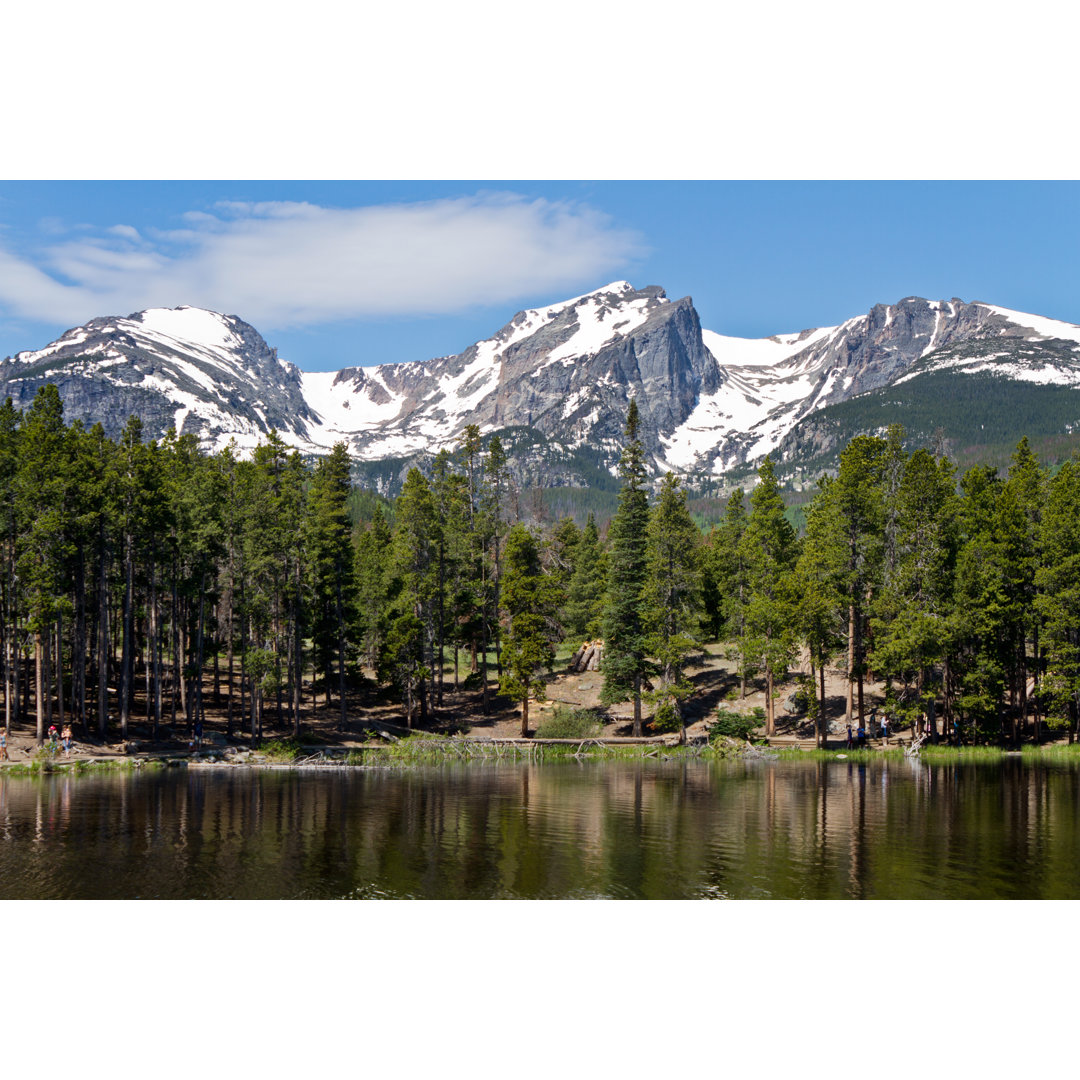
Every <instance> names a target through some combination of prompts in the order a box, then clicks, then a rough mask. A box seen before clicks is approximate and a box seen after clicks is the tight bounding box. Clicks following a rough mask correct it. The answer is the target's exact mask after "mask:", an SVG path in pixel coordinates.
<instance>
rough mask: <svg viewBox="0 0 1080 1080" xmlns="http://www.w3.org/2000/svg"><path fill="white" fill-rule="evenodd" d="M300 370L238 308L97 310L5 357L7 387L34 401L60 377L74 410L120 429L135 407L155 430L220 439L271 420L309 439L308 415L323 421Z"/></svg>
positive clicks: (241, 436)
mask: <svg viewBox="0 0 1080 1080" xmlns="http://www.w3.org/2000/svg"><path fill="white" fill-rule="evenodd" d="M300 377H301V372H300V370H299V369H298V368H297V367H295V366H294V365H292V364H289V363H286V362H285V361H283V360H279V359H278V356H277V351H276V350H275V349H271V348H270V347H269V346H268V345H267V344H266V342H265V341H264V340H263V338H262V336H261V335H260V334H259V332H258V331H257V330H255V328H254V327H252V326H249V325H248V324H247V323H246V322H243V321H242V320H241V319H238V318H237V317H236V316H235V315H219V314H218V313H216V312H213V311H205V310H203V309H202V308H193V307H179V308H151V309H150V310H148V311H141V312H138V313H136V314H134V315H129V316H127V317H126V318H118V317H109V318H97V319H91V320H90V322H88V323H87V324H86V325H85V326H78V327H76V328H75V329H73V330H68V331H67V333H65V334H63V335H62V336H61V337H59V338H57V340H56V341H54V342H52V344H50V345H47V346H46V347H45V348H44V349H39V350H37V351H34V352H21V353H18V354H17V355H16V356H15V357H13V358H9V359H7V360H5V361H4V362H3V363H2V364H0V387H2V391H0V392H2V393H4V394H7V395H10V396H11V397H12V399H13V400H14V403H15V405H16V406H17V407H19V408H26V407H27V406H28V405H29V404H30V402H31V401H32V400H33V397H34V394H35V393H36V392H37V389H38V387H39V386H44V385H45V384H46V383H49V382H52V383H55V384H56V386H57V389H58V390H59V391H60V395H61V397H62V398H63V401H64V410H65V414H66V416H67V418H68V419H69V420H70V419H74V418H79V419H81V420H83V421H84V423H86V424H87V425H88V426H89V425H90V424H93V423H96V422H98V421H100V422H101V424H102V426H103V427H104V428H105V430H106V432H107V433H108V434H109V435H112V436H114V437H115V436H116V435H117V434H118V433H119V432H120V430H121V429H122V428H123V426H124V424H125V423H126V421H127V418H128V417H129V416H130V415H131V414H132V413H136V414H138V415H139V417H140V418H141V419H142V421H143V424H144V428H145V430H146V434H147V437H148V438H159V437H161V436H162V435H164V434H165V432H166V431H168V430H169V428H175V430H176V431H177V433H178V434H184V433H187V432H193V433H195V434H197V435H198V436H199V437H200V439H201V440H202V441H203V442H204V443H206V444H207V445H208V446H213V447H215V448H216V447H219V446H223V445H224V444H225V443H227V442H228V441H229V439H230V438H235V439H236V441H237V444H238V445H239V446H241V447H253V446H255V445H256V444H257V443H258V441H259V439H260V438H261V437H262V436H263V435H264V434H265V433H266V432H268V431H269V430H270V429H271V428H277V429H278V430H279V432H280V433H281V434H282V437H283V438H286V439H290V438H291V439H302V440H303V439H306V438H307V426H308V424H317V423H318V421H317V419H316V417H315V416H314V414H313V413H312V412H311V410H310V409H309V407H308V405H307V402H306V401H305V400H304V396H303V391H302V387H301V381H300Z"/></svg>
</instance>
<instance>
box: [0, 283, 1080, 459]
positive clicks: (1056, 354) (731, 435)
mask: <svg viewBox="0 0 1080 1080" xmlns="http://www.w3.org/2000/svg"><path fill="white" fill-rule="evenodd" d="M942 372H948V373H949V374H950V375H951V376H955V377H957V378H959V377H962V376H964V375H975V374H979V375H984V376H985V375H986V374H987V373H992V374H993V375H995V376H997V377H999V378H1001V379H1005V380H1010V381H1011V382H1013V383H1017V382H1026V383H1035V384H1039V385H1044V386H1055V387H1080V327H1077V326H1073V325H1071V324H1068V323H1063V322H1059V321H1057V320H1053V319H1046V318H1043V317H1040V316H1035V315H1027V314H1024V313H1022V312H1016V311H1010V310H1008V309H1006V308H1001V307H996V306H994V305H991V304H984V303H965V302H963V301H961V300H958V299H955V298H954V299H952V300H923V299H921V298H919V297H907V298H906V299H904V300H901V301H899V302H898V303H895V304H889V305H880V304H879V305H877V306H876V307H874V308H873V309H872V310H871V311H870V312H868V313H867V314H865V315H860V316H856V317H854V318H852V319H849V320H847V321H846V322H844V323H842V324H840V325H838V326H828V327H822V328H818V329H811V330H803V331H800V332H796V333H785V334H778V335H776V336H774V337H769V338H763V339H760V340H749V339H743V338H734V337H727V336H724V335H721V334H717V333H714V332H712V331H709V330H702V328H701V325H700V322H699V319H698V315H697V312H696V311H695V309H694V306H693V302H692V301H691V299H690V298H689V297H683V298H682V299H679V300H669V299H668V298H667V296H666V295H665V294H664V291H663V289H661V288H659V287H657V286H648V287H646V288H643V289H635V288H634V287H633V286H632V285H631V284H630V283H629V282H626V281H619V282H613V283H612V284H610V285H606V286H604V287H603V288H601V289H597V290H595V291H594V292H590V293H587V294H585V295H583V296H578V297H575V298H573V299H571V300H567V301H564V302H562V303H559V304H553V305H551V306H549V307H545V308H535V309H530V310H527V311H522V312H519V313H518V314H517V315H515V316H514V318H513V319H511V321H510V322H509V323H507V324H506V325H505V326H504V327H503V328H502V329H501V330H499V331H498V333H496V334H495V335H493V336H492V337H491V338H488V339H486V340H484V341H480V342H477V343H476V344H475V345H472V346H470V347H469V348H468V349H466V350H465V351H464V352H463V353H460V354H457V355H454V356H444V357H439V358H437V359H434V360H427V361H422V362H414V363H405V364H384V365H380V366H377V367H352V368H347V369H345V370H343V371H339V372H325V373H319V372H303V371H301V370H300V369H299V368H297V367H296V366H294V365H293V364H290V363H287V362H285V361H283V360H279V359H278V357H277V354H276V351H275V350H273V349H271V348H269V347H268V346H267V344H266V342H265V341H264V340H263V339H262V337H261V336H260V335H259V333H258V332H257V331H256V330H255V329H254V328H253V327H251V326H249V325H248V324H247V323H245V322H243V321H242V320H240V319H238V318H237V317H236V316H232V315H220V314H217V313H215V312H209V311H204V310H202V309H199V308H190V307H182V308H156V309H152V310H149V311H144V312H140V313H137V314H134V315H130V316H127V317H126V318H98V319H93V320H91V321H90V322H88V323H87V324H86V325H85V326H82V327H77V328H75V329H73V330H69V331H68V332H67V333H65V334H64V335H63V336H62V337H60V338H59V339H57V340H56V341H54V342H53V343H52V344H50V345H48V346H46V347H45V348H44V349H41V350H38V351H35V352H23V353H19V354H18V355H17V356H16V357H14V358H12V359H9V360H6V361H4V362H3V364H0V384H2V386H0V392H3V393H5V394H9V395H11V396H12V397H13V399H14V400H15V403H16V405H17V406H19V407H23V408H25V407H26V406H27V405H29V403H30V401H31V400H32V398H33V395H34V393H35V392H36V390H37V388H38V387H39V386H41V385H43V384H44V383H46V382H54V383H56V384H57V386H58V388H59V390H60V393H61V396H62V397H63V399H64V402H65V408H66V412H67V415H68V417H69V418H73V417H79V418H81V419H83V420H84V422H86V423H88V424H89V423H94V422H95V421H99V420H100V421H101V422H102V423H103V425H104V426H105V428H106V430H107V431H108V432H109V433H110V434H113V435H115V434H117V433H118V432H119V430H120V429H121V428H122V427H123V424H124V422H125V421H126V419H127V416H128V415H129V414H130V413H133V412H134V413H138V414H139V415H140V416H141V417H142V419H143V422H144V425H145V428H146V431H147V435H148V437H159V436H161V435H163V434H164V433H165V431H167V430H168V429H169V428H170V427H172V428H175V429H176V430H177V431H178V432H181V433H183V432H194V433H196V434H197V435H198V436H199V437H200V439H201V440H202V441H203V442H204V443H205V444H206V445H207V446H208V447H211V448H218V447H221V446H223V445H225V444H226V443H227V442H228V441H229V440H230V439H235V440H236V442H237V444H238V445H239V446H240V447H241V448H242V449H244V448H248V447H251V446H253V445H254V444H255V443H256V442H257V441H258V440H259V438H261V437H262V436H263V435H264V434H265V433H266V432H268V431H269V430H270V429H271V428H276V429H277V430H278V432H279V433H280V434H281V436H282V437H283V438H284V439H285V441H286V442H289V443H291V444H293V445H295V446H297V447H298V448H299V449H301V450H302V451H305V452H309V453H319V452H323V451H325V450H326V449H328V448H329V447H331V446H332V445H333V444H334V443H335V442H338V441H345V442H346V443H347V445H348V446H349V449H350V452H351V453H352V454H353V455H354V456H355V457H356V458H357V459H361V460H368V461H374V460H382V459H386V458H391V457H393V458H402V457H405V458H407V457H410V456H414V455H418V454H429V453H433V452H435V451H437V450H438V449H440V448H442V447H452V446H453V445H454V444H455V443H456V441H457V439H458V438H459V436H460V435H461V433H462V431H463V430H464V428H465V426H466V425H467V424H478V425H479V426H480V428H481V431H492V430H501V429H507V428H510V429H522V430H528V431H529V432H530V433H531V437H532V441H533V445H535V442H536V440H537V439H540V440H543V441H546V442H547V443H549V444H550V445H552V446H554V447H558V448H560V449H561V451H563V452H565V453H573V452H577V451H581V450H587V451H588V452H589V453H591V454H592V455H594V457H595V459H596V460H597V461H598V463H600V464H601V465H602V466H604V467H606V468H612V467H613V466H614V464H615V463H616V461H617V459H618V454H619V450H620V448H621V435H622V428H623V425H624V422H625V416H626V406H627V403H628V401H629V399H630V398H631V397H635V398H636V399H637V402H638V407H639V409H640V412H641V416H642V437H643V441H644V442H645V445H646V448H647V450H648V452H649V454H650V457H651V460H652V464H653V466H654V467H655V469H656V470H657V471H661V470H663V469H667V468H672V469H674V470H676V471H678V472H683V473H694V474H702V473H712V474H716V473H721V472H723V471H725V470H727V469H731V468H735V467H739V466H744V465H746V464H748V463H750V462H753V461H755V460H757V459H760V458H761V457H763V456H764V455H765V454H766V453H769V452H772V451H776V450H777V449H778V448H779V449H780V450H781V452H783V448H784V447H786V446H789V445H791V444H792V440H795V441H797V440H798V437H799V432H800V431H801V430H802V428H803V426H805V423H806V422H808V418H810V417H812V416H819V415H827V414H826V413H823V412H822V410H829V409H831V408H832V407H834V406H837V405H838V404H840V403H844V402H847V401H850V400H852V399H854V398H857V397H859V396H860V395H867V394H870V393H873V392H876V391H879V390H880V389H881V388H882V387H891V388H896V389H899V388H901V387H902V386H903V385H904V384H905V383H910V382H911V381H912V380H918V379H920V378H923V377H925V376H928V375H931V374H937V375H940V374H941V373H942ZM935 385H936V384H935ZM1078 401H1080V395H1078ZM898 419H902V417H898ZM1075 419H1076V421H1077V423H1078V424H1080V406H1078V408H1077V415H1076V418H1075ZM815 437H816V436H815Z"/></svg>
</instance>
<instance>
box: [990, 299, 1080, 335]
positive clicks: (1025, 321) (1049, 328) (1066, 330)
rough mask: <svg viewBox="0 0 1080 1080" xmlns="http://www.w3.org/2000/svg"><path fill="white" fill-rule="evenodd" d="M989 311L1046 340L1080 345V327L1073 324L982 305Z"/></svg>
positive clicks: (992, 305) (1009, 309)
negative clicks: (1052, 339)
mask: <svg viewBox="0 0 1080 1080" xmlns="http://www.w3.org/2000/svg"><path fill="white" fill-rule="evenodd" d="M979 306H980V307H984V308H986V309H987V311H992V312H993V313H994V314H995V315H1001V316H1004V318H1006V319H1008V320H1009V322H1011V323H1014V324H1015V325H1017V326H1022V327H1024V328H1026V329H1028V330H1034V331H1035V333H1036V334H1038V335H1039V336H1040V337H1044V338H1060V339H1062V340H1063V341H1075V342H1076V343H1077V344H1080V326H1076V325H1074V324H1073V323H1067V322H1061V321H1060V320H1058V319H1048V318H1046V317H1045V316H1042V315H1028V314H1026V313H1025V312H1023V311H1013V310H1012V309H1011V308H1004V307H998V306H997V305H996V304H980V305H979Z"/></svg>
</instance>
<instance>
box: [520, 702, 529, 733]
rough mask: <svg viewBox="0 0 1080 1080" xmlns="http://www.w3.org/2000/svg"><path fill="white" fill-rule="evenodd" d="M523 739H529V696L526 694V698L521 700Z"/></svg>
mask: <svg viewBox="0 0 1080 1080" xmlns="http://www.w3.org/2000/svg"><path fill="white" fill-rule="evenodd" d="M521 737H522V738H523V739H527V738H528V737H529V695H528V692H526V694H525V696H524V697H523V698H522V699H521Z"/></svg>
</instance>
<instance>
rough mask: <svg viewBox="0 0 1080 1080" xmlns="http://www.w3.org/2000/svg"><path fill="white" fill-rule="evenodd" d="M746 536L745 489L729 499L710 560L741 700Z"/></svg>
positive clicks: (743, 693)
mask: <svg viewBox="0 0 1080 1080" xmlns="http://www.w3.org/2000/svg"><path fill="white" fill-rule="evenodd" d="M745 535H746V495H745V493H744V492H743V489H742V488H736V489H735V491H733V492H732V493H731V495H730V496H729V497H728V501H727V505H726V506H725V508H724V521H723V523H722V524H721V525H720V526H719V528H717V529H716V530H714V535H713V537H712V543H711V544H710V545H709V552H708V559H709V564H710V568H711V573H712V578H713V581H714V582H715V587H716V589H717V592H718V593H719V602H718V605H717V617H718V619H719V621H720V622H721V623H722V626H723V632H724V633H725V634H726V635H727V638H728V639H729V640H731V641H733V642H734V652H735V659H736V661H737V663H738V670H739V696H740V697H746V673H747V659H746V657H745V656H744V655H743V653H742V651H741V642H742V641H743V640H744V639H745V637H746V605H747V604H748V603H749V579H748V573H749V568H748V564H747V561H746V548H745V546H744V544H743V537H744V536H745ZM729 656H730V653H729Z"/></svg>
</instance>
